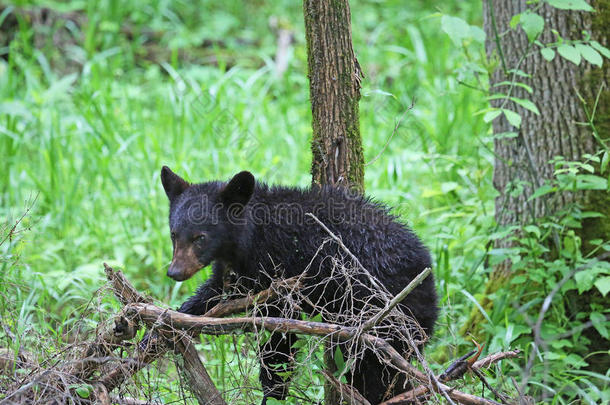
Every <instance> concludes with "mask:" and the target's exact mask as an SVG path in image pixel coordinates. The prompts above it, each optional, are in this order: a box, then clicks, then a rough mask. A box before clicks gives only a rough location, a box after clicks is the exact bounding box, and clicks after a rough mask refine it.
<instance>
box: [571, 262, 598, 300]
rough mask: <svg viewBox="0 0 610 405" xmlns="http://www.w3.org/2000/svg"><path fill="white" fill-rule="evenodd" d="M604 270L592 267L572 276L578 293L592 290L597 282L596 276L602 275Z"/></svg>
mask: <svg viewBox="0 0 610 405" xmlns="http://www.w3.org/2000/svg"><path fill="white" fill-rule="evenodd" d="M605 272H606V270H605V269H603V268H600V267H592V268H590V269H586V270H581V271H579V272H578V273H576V274H575V275H574V281H576V286H577V287H578V293H579V294H582V293H583V292H585V291H589V290H590V289H591V288H593V284H594V283H595V282H596V281H598V280H597V278H598V277H597V276H598V275H599V274H600V273H601V274H604V273H605ZM596 287H597V286H596Z"/></svg>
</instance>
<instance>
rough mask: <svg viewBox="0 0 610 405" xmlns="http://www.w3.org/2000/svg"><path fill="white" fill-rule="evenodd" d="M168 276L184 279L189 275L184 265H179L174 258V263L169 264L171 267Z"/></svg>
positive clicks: (177, 279)
mask: <svg viewBox="0 0 610 405" xmlns="http://www.w3.org/2000/svg"><path fill="white" fill-rule="evenodd" d="M167 276H168V277H169V278H173V279H174V280H176V281H184V280H186V279H187V277H185V272H184V270H183V269H182V266H177V265H176V263H175V262H174V261H173V260H172V263H171V264H170V265H169V269H167Z"/></svg>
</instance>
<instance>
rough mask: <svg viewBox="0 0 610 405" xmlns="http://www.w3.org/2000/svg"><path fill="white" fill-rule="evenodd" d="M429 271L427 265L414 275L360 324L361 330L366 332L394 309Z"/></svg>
mask: <svg viewBox="0 0 610 405" xmlns="http://www.w3.org/2000/svg"><path fill="white" fill-rule="evenodd" d="M431 271H432V269H431V268H430V267H427V268H425V269H424V270H422V272H421V273H419V274H418V275H417V277H415V278H414V279H413V280H411V282H410V283H409V284H408V285H407V286H406V287H405V288H404V289H403V290H402V291H401V292H400V293H398V295H396V296H395V297H394V298H392V300H391V301H390V302H389V303H388V304H387V305H386V306H385V308H384V309H383V310H381V311H380V312H378V313H377V314H376V315H375V316H374V317H372V318H371V319H369V320H368V321H366V322H365V323H364V325H362V331H363V332H366V331H368V330H370V329H371V328H374V327H375V326H377V324H378V323H379V322H381V320H383V318H385V317H386V316H387V315H388V314H389V313H390V312H391V311H392V310H393V309H394V307H396V305H398V304H400V302H401V301H402V300H404V299H405V297H406V296H407V295H409V293H410V292H411V291H413V290H414V289H415V287H417V286H418V285H420V284H421V283H422V281H424V279H425V278H426V277H428V275H429V274H430V272H431Z"/></svg>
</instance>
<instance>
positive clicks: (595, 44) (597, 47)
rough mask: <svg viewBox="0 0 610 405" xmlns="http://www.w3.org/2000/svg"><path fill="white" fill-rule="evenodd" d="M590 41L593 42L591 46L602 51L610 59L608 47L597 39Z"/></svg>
mask: <svg viewBox="0 0 610 405" xmlns="http://www.w3.org/2000/svg"><path fill="white" fill-rule="evenodd" d="M589 43H590V44H591V46H592V47H593V48H595V49H596V50H597V52H599V53H601V54H602V55H604V56H605V57H606V58H608V59H610V49H608V48H606V47H605V46H603V45H602V44H600V43H599V42H597V41H591V42H589Z"/></svg>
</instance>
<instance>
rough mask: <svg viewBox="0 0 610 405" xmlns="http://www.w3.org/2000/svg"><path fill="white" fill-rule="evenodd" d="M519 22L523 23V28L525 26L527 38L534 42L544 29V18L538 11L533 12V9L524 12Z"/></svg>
mask: <svg viewBox="0 0 610 405" xmlns="http://www.w3.org/2000/svg"><path fill="white" fill-rule="evenodd" d="M519 23H520V24H521V28H523V31H525V34H526V35H527V39H528V40H529V41H530V42H534V40H535V39H536V38H538V35H540V33H541V32H542V30H543V29H544V18H542V17H540V16H539V15H538V14H536V13H532V12H531V11H527V12H525V13H522V14H521V18H520V19H519Z"/></svg>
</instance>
